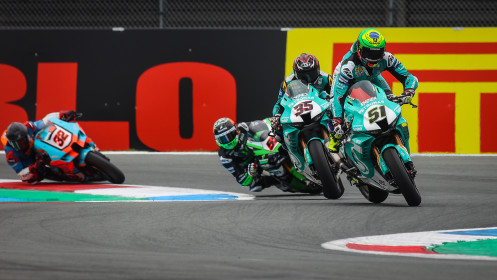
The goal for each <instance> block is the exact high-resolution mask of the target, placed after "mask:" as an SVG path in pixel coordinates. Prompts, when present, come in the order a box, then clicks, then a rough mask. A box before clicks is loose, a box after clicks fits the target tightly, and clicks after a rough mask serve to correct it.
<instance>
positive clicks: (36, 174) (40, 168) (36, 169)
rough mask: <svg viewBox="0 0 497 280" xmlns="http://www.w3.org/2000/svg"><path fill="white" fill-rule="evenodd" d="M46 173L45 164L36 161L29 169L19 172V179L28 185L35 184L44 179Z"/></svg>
mask: <svg viewBox="0 0 497 280" xmlns="http://www.w3.org/2000/svg"><path fill="white" fill-rule="evenodd" d="M46 172H47V169H46V166H45V162H43V161H42V160H38V161H36V162H35V163H33V164H31V165H30V166H29V167H27V168H24V169H23V170H21V172H19V174H18V175H19V178H20V179H21V180H22V181H23V182H28V183H30V184H36V183H38V182H40V181H41V180H43V178H45V174H46Z"/></svg>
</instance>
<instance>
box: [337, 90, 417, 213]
mask: <svg viewBox="0 0 497 280" xmlns="http://www.w3.org/2000/svg"><path fill="white" fill-rule="evenodd" d="M404 104H405V103H403V102H401V101H400V99H399V98H397V97H396V99H393V100H392V101H391V100H389V99H387V97H386V94H385V92H384V91H383V89H381V88H379V87H377V86H376V85H374V84H373V83H371V82H370V81H360V82H357V83H355V84H354V85H352V86H351V87H350V88H349V91H348V95H347V98H346V99H345V103H344V107H343V108H344V123H345V126H346V133H345V137H343V138H342V140H341V142H340V148H339V152H338V153H331V155H332V158H333V161H334V162H335V166H336V167H338V168H339V172H338V173H339V174H338V175H340V174H341V173H342V172H343V173H345V174H347V178H348V179H349V180H350V182H351V183H352V184H354V185H356V186H357V187H358V188H359V190H360V192H361V193H362V195H363V196H364V197H365V198H366V199H368V200H369V201H370V202H373V203H381V202H383V201H384V200H385V199H386V198H387V197H388V195H389V193H394V194H399V193H401V194H402V195H403V196H404V198H405V200H406V202H407V204H408V205H409V206H418V205H419V204H420V203H421V195H420V193H419V191H418V188H417V186H416V184H415V182H414V177H415V176H416V169H415V168H414V164H413V161H412V158H411V156H410V148H409V129H408V126H407V121H406V120H405V119H404V118H403V117H402V115H401V106H402V105H404ZM408 104H410V105H412V106H413V107H414V108H415V107H417V106H416V105H413V104H412V103H408Z"/></svg>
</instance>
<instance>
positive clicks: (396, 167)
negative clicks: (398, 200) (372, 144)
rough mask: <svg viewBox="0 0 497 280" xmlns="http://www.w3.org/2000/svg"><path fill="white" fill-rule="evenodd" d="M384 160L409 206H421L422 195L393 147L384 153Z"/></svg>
mask: <svg viewBox="0 0 497 280" xmlns="http://www.w3.org/2000/svg"><path fill="white" fill-rule="evenodd" d="M383 159H384V160H385V163H386V165H387V167H388V169H390V172H391V173H392V177H393V179H394V180H395V183H397V186H398V187H399V189H400V191H401V192H402V195H403V196H404V198H405V200H406V201H407V204H408V205H409V206H418V205H419V204H421V195H420V194H419V190H418V188H417V186H416V185H415V184H414V182H413V181H412V180H411V178H410V177H409V174H408V173H407V169H406V167H405V166H404V162H402V160H401V159H400V155H399V152H397V150H396V149H395V148H393V147H389V148H386V149H385V151H384V152H383Z"/></svg>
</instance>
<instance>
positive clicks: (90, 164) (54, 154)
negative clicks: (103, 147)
mask: <svg viewBox="0 0 497 280" xmlns="http://www.w3.org/2000/svg"><path fill="white" fill-rule="evenodd" d="M33 145H34V149H35V152H36V153H37V158H40V159H42V160H43V161H44V162H45V164H46V165H45V171H46V174H45V178H48V179H52V180H57V181H76V182H81V180H82V178H81V176H77V175H78V174H81V172H82V174H84V178H86V179H85V181H110V182H111V183H115V184H121V183H123V182H124V179H125V178H124V174H123V172H122V171H121V170H120V169H119V168H117V167H116V166H115V165H114V164H112V163H111V162H110V160H109V159H108V158H107V157H106V156H104V155H103V154H102V153H100V152H99V151H98V149H97V146H96V144H95V143H94V142H93V141H92V140H91V139H90V138H89V137H88V136H86V134H85V132H84V131H83V129H81V127H80V126H79V124H78V123H76V122H66V121H63V120H60V119H57V118H50V119H49V121H48V123H47V125H46V126H45V127H44V128H43V129H42V130H40V131H39V132H37V133H36V135H35V137H34V144H33Z"/></svg>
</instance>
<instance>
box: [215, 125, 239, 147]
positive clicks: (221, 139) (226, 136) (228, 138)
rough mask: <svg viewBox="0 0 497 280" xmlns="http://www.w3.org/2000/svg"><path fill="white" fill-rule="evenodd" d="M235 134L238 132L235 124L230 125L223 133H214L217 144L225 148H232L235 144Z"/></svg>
mask: <svg viewBox="0 0 497 280" xmlns="http://www.w3.org/2000/svg"><path fill="white" fill-rule="evenodd" d="M237 136H238V132H237V130H236V127H235V126H233V127H231V128H230V129H229V130H227V131H225V132H223V133H219V134H216V135H214V137H215V138H216V142H217V144H218V145H219V146H220V147H222V148H225V149H233V148H234V147H235V146H236V144H237Z"/></svg>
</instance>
